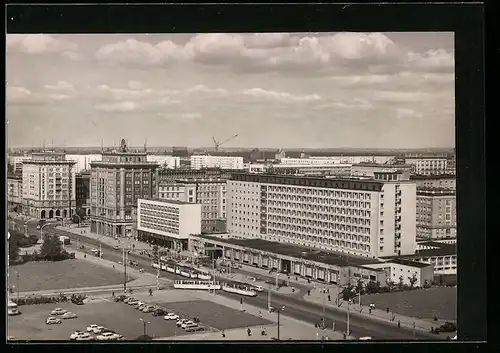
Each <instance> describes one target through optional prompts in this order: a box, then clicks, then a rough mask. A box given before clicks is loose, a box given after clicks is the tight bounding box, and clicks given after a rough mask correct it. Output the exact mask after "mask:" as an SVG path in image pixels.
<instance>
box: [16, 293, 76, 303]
mask: <svg viewBox="0 0 500 353" xmlns="http://www.w3.org/2000/svg"><path fill="white" fill-rule="evenodd" d="M10 300H11V301H12V302H14V303H16V304H17V305H19V306H21V305H38V304H55V303H66V302H68V297H66V296H65V295H64V294H62V293H61V294H59V295H58V296H49V297H44V296H33V297H26V298H19V299H17V298H11V299H10Z"/></svg>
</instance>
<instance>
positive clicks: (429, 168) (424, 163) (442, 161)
mask: <svg viewBox="0 0 500 353" xmlns="http://www.w3.org/2000/svg"><path fill="white" fill-rule="evenodd" d="M405 163H406V164H411V165H414V166H415V174H418V175H442V174H446V172H447V171H448V167H447V165H448V160H447V159H446V157H406V158H405Z"/></svg>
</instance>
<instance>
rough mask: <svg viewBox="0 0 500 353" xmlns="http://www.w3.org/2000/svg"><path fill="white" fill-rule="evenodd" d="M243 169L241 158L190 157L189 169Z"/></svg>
mask: <svg viewBox="0 0 500 353" xmlns="http://www.w3.org/2000/svg"><path fill="white" fill-rule="evenodd" d="M202 168H221V169H243V157H227V156H191V169H202Z"/></svg>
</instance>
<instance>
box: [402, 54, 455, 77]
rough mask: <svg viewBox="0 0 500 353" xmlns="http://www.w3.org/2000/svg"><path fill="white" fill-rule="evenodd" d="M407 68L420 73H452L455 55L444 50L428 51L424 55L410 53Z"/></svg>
mask: <svg viewBox="0 0 500 353" xmlns="http://www.w3.org/2000/svg"><path fill="white" fill-rule="evenodd" d="M407 67H409V68H411V69H417V70H420V71H430V72H454V68H455V55H454V52H452V51H447V50H445V49H437V50H429V51H427V52H425V53H413V52H410V53H409V54H408V63H407Z"/></svg>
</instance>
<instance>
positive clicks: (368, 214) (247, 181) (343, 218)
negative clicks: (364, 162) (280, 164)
mask: <svg viewBox="0 0 500 353" xmlns="http://www.w3.org/2000/svg"><path fill="white" fill-rule="evenodd" d="M415 195H416V187H415V184H414V183H411V182H409V181H402V180H390V181H388V180H377V181H375V180H350V179H327V178H308V177H296V176H280V175H257V174H249V173H246V174H243V173H242V174H233V176H232V177H231V179H230V180H228V191H227V197H228V201H227V203H228V208H227V216H228V220H227V222H228V223H227V227H228V233H230V234H232V235H234V236H238V237H241V238H249V239H252V238H253V239H263V240H269V241H274V242H280V243H291V244H296V245H302V246H308V247H313V248H318V249H323V250H336V251H338V252H343V253H346V254H351V255H359V256H364V257H369V258H377V257H380V256H391V255H399V254H413V253H414V252H415V247H416V243H415V242H416V236H415V232H416V221H415V217H416V210H415V198H416V197H415Z"/></svg>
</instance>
